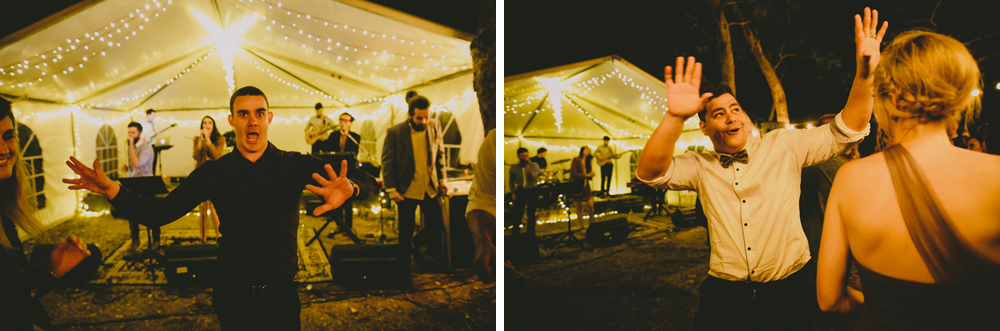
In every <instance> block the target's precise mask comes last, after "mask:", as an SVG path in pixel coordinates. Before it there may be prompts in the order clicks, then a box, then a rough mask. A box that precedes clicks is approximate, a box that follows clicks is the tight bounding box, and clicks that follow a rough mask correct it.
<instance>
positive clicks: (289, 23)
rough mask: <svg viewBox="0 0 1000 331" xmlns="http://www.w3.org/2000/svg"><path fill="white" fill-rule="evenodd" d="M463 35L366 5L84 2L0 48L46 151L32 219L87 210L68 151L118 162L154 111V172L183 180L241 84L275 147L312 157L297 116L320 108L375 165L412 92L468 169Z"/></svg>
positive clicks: (5, 75)
mask: <svg viewBox="0 0 1000 331" xmlns="http://www.w3.org/2000/svg"><path fill="white" fill-rule="evenodd" d="M471 39H472V36H471V35H469V34H467V33H464V32H461V31H457V30H454V29H451V28H448V27H445V26H441V25H438V24H436V23H433V22H429V21H426V20H423V19H420V18H417V17H414V16H411V15H408V14H406V13H402V12H398V11H395V10H393V9H390V8H387V7H383V6H380V5H377V4H372V3H368V2H364V1H360V0H340V1H324V0H145V1H143V0H103V1H102V0H85V1H83V2H81V3H80V4H77V5H75V6H73V7H70V8H68V9H66V10H64V11H62V12H60V13H57V14H55V15H53V16H51V17H49V18H47V19H45V20H43V21H41V22H38V23H36V24H34V25H32V26H30V27H28V28H25V29H24V30H22V31H19V32H17V33H15V34H13V35H11V36H8V37H6V38H4V39H3V40H0V95H2V96H3V97H5V98H7V99H8V100H11V101H12V102H13V103H14V111H15V115H16V117H17V120H18V122H19V123H21V124H24V125H26V127H27V128H28V129H29V130H30V132H31V133H29V134H27V136H25V138H26V139H24V140H25V141H22V143H27V144H29V145H30V144H37V146H36V147H38V148H40V150H41V153H40V155H34V156H32V155H26V159H27V160H28V161H29V162H33V165H34V167H35V168H37V169H41V170H42V171H43V172H42V173H40V174H38V175H37V177H40V178H43V179H44V185H41V186H40V188H39V193H38V194H44V195H45V200H46V203H45V205H46V206H45V207H44V208H42V209H40V210H39V212H38V216H39V218H40V219H41V220H42V221H43V223H45V224H51V223H53V222H56V221H58V220H61V219H65V218H67V217H69V216H72V215H74V214H75V213H77V212H85V210H84V209H85V208H80V207H82V205H81V204H80V201H82V200H81V199H82V196H83V195H82V194H79V193H77V192H73V191H69V190H68V189H66V187H65V185H64V184H62V183H61V181H60V180H61V179H62V178H66V177H70V175H71V174H72V173H71V171H70V170H69V169H68V168H67V167H66V166H65V165H64V164H63V162H64V161H65V160H67V158H68V157H69V156H70V155H76V156H77V157H78V158H80V159H82V160H93V159H94V158H95V157H98V156H101V157H102V159H104V160H105V161H106V167H107V169H114V168H115V166H118V167H120V165H121V164H123V163H118V161H115V158H116V157H117V156H118V155H125V149H124V146H123V144H121V143H118V142H119V141H121V140H122V139H124V137H125V136H126V126H127V124H128V123H129V122H130V121H131V120H139V119H141V118H143V115H144V113H145V110H146V109H149V108H152V109H155V110H157V111H158V112H157V114H158V116H159V117H158V119H157V120H156V121H155V123H156V126H157V128H158V129H163V128H166V127H168V126H169V125H170V124H178V126H177V127H174V128H172V129H170V130H168V131H166V132H165V133H163V135H161V136H167V137H171V138H172V141H171V143H172V144H173V145H174V147H173V148H171V149H170V150H167V151H164V152H163V153H162V155H161V159H162V169H163V172H162V174H163V175H165V176H186V175H187V174H188V173H190V171H191V170H193V168H194V160H193V159H192V157H191V154H192V153H191V152H192V143H191V138H192V137H194V136H195V135H197V132H198V130H199V125H200V122H201V118H202V117H203V116H205V115H210V116H212V117H214V118H215V119H216V121H217V123H218V125H219V129H220V132H226V131H229V130H231V129H232V128H231V126H230V125H229V124H228V123H227V120H226V115H228V114H229V96H230V94H231V92H232V91H233V90H235V89H236V88H239V87H242V86H246V85H253V86H257V87H259V88H261V89H262V90H263V91H264V92H265V93H266V94H267V97H268V100H269V102H270V107H271V110H272V111H273V112H274V113H275V116H274V122H273V123H272V124H271V128H270V133H271V134H270V140H271V142H273V143H274V144H275V145H276V146H278V147H279V148H282V149H285V150H293V151H300V152H308V151H309V146H308V145H307V144H306V142H305V141H304V139H303V130H304V127H305V122H306V121H307V119H308V117H310V116H313V115H314V110H313V105H314V104H315V103H317V102H322V103H323V104H324V105H325V106H326V114H327V115H332V116H331V117H332V118H336V115H337V114H340V113H341V112H349V113H351V114H353V115H354V116H355V117H356V118H357V120H356V122H355V124H354V126H353V127H352V130H353V131H356V132H358V133H360V134H362V136H363V141H362V146H364V147H366V149H367V150H369V152H370V153H367V154H369V155H366V153H364V152H362V153H361V155H359V158H361V159H366V158H371V159H375V160H377V159H378V158H379V155H380V153H381V147H382V141H383V139H384V136H385V130H386V129H387V128H388V127H389V126H391V125H393V124H395V123H400V122H403V121H405V120H406V116H407V114H406V104H405V102H404V100H403V94H404V93H405V92H406V91H409V90H415V91H417V92H418V93H420V94H421V95H424V96H426V97H428V98H429V99H430V100H431V102H432V111H434V112H435V113H437V114H444V113H450V115H451V116H445V117H447V118H453V119H454V121H449V122H448V123H442V124H444V125H449V123H450V125H451V126H452V127H456V128H457V129H458V130H459V132H460V134H461V136H462V137H463V138H464V139H462V140H461V144H460V145H459V146H460V147H461V149H460V152H458V153H456V155H457V157H458V158H459V159H460V162H461V163H471V162H474V161H475V158H476V152H477V149H478V146H479V145H480V144H481V142H482V139H483V136H484V133H483V127H482V119H481V117H480V116H481V115H480V113H479V111H478V103H477V101H476V96H475V92H474V91H473V87H472V58H471V56H470V50H469V45H470V41H471ZM459 146H456V147H459ZM121 162H124V159H122V161H121ZM35 163H40V165H37V164H35ZM110 171H114V170H110ZM38 181H39V183H40V180H38ZM78 208H80V209H78Z"/></svg>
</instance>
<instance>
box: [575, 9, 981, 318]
mask: <svg viewBox="0 0 1000 331" xmlns="http://www.w3.org/2000/svg"><path fill="white" fill-rule="evenodd" d="M878 23H879V21H878V12H877V11H872V10H869V9H868V8H866V9H865V12H864V15H863V16H862V15H856V16H855V35H854V40H855V44H856V52H855V54H856V61H857V70H856V75H855V79H854V82H853V85H852V88H851V92H850V94H849V96H848V99H847V102H846V104H845V106H844V108H843V111H841V112H840V113H839V114H837V115H834V116H833V117H832V118H829V117H828V118H827V120H828V121H829V122H828V123H826V124H822V125H820V126H818V127H817V128H812V129H806V130H775V131H771V132H768V133H766V134H764V135H762V136H760V137H756V136H753V135H751V131H752V130H753V123H752V122H751V121H750V119H749V117H748V116H747V115H746V113H745V112H744V111H743V109H742V107H741V106H740V104H739V102H738V101H737V99H736V97H735V95H734V94H733V93H732V91H730V90H729V89H728V88H726V87H725V86H721V87H718V88H715V89H714V90H712V91H711V92H709V93H704V94H702V93H699V87H700V85H701V64H700V63H697V62H695V59H694V58H693V57H689V58H687V59H685V58H678V59H677V63H676V65H675V66H672V67H671V66H668V67H666V69H665V76H666V85H667V102H668V109H669V110H668V111H667V114H666V115H665V116H664V119H663V120H662V121H661V123H660V124H659V126H658V127H657V128H656V129H655V131H654V132H653V134H652V136H651V138H650V139H649V140H648V141H647V143H646V146H645V148H644V150H643V151H644V152H643V154H642V156H641V158H640V160H639V164H638V168H637V170H636V175H637V177H638V178H639V179H640V180H642V181H643V182H645V183H647V184H648V185H650V186H652V187H662V188H669V189H674V190H694V191H697V192H698V196H699V199H700V201H701V204H702V206H703V207H704V208H703V210H704V212H705V216H706V217H707V219H708V230H709V231H708V232H709V239H710V247H711V251H712V253H711V258H710V259H711V261H710V263H709V265H710V269H709V273H708V274H709V275H708V278H707V279H706V280H705V281H704V282H703V283H702V285H701V286H700V288H699V289H698V290H699V294H700V302H699V305H698V309H697V312H696V314H695V318H694V325H695V329H698V330H729V329H738V328H739V329H747V328H749V329H754V330H779V329H780V330H786V329H795V330H812V329H813V328H814V323H820V322H819V321H817V320H815V319H814V317H815V316H817V315H816V312H817V311H818V310H822V311H826V312H838V313H849V312H855V311H860V313H859V315H858V318H857V322H856V325H855V326H856V328H858V329H866V330H867V329H878V330H883V329H902V330H916V329H933V330H942V329H963V330H966V329H968V330H972V329H977V330H978V329H996V328H997V327H998V326H1000V319H998V318H997V317H996V316H995V315H994V314H992V312H993V311H996V310H997V309H998V308H1000V299H998V298H1000V296H998V295H997V294H998V288H1000V285H998V283H997V282H996V281H995V280H996V277H997V276H998V275H1000V249H998V247H1000V246H998V245H996V243H997V242H1000V239H998V238H1000V219H997V217H998V216H997V215H1000V213H997V211H998V210H997V208H998V206H997V204H995V203H994V202H995V196H996V194H997V193H998V192H996V191H998V190H1000V177H998V176H994V175H992V172H993V171H991V170H993V169H997V168H998V166H1000V159H998V158H997V157H995V156H992V155H988V154H983V153H978V152H977V150H981V148H982V146H981V145H980V144H978V139H979V138H980V137H971V138H970V139H968V141H969V142H970V143H969V145H971V146H970V149H972V150H967V149H965V147H966V146H955V145H953V142H952V140H951V139H952V138H954V137H953V136H951V135H950V134H951V131H952V130H950V128H957V127H958V123H959V122H960V120H961V118H962V117H963V116H964V117H965V120H966V121H965V122H966V123H969V122H971V121H973V119H974V118H975V115H976V114H977V113H978V111H979V95H980V94H981V90H980V89H981V82H982V77H981V75H980V73H979V69H978V67H977V63H976V61H975V59H973V57H972V56H971V54H970V53H969V51H968V50H967V49H966V48H965V46H964V45H963V44H961V43H960V42H958V41H956V40H955V39H953V38H951V37H948V36H944V35H941V34H937V33H934V32H929V31H908V32H904V33H901V34H899V35H898V36H896V37H895V38H894V40H893V41H892V42H891V43H890V44H889V45H888V47H887V48H886V49H885V50H884V51H882V50H880V49H881V43H882V39H883V38H884V36H885V33H886V30H887V28H888V23H883V24H882V26H881V28H879V27H878ZM873 109H874V115H875V119H876V121H877V123H878V126H879V129H878V135H877V136H878V137H880V138H879V142H880V143H881V145H882V146H881V147H882V148H881V150H880V151H879V152H878V153H875V154H873V155H871V156H868V157H865V158H860V159H858V154H857V152H856V149H855V147H856V145H857V144H858V143H859V142H860V141H861V140H862V139H863V138H864V137H866V136H869V132H870V131H871V129H870V125H869V119H870V118H871V116H872V114H873ZM695 115H698V116H699V119H700V120H701V121H700V125H699V126H700V128H701V131H702V133H704V134H705V135H706V136H708V137H709V138H710V139H711V141H712V144H713V148H712V149H711V150H706V151H703V152H687V153H683V154H680V155H677V156H674V155H673V154H674V153H673V151H674V145H675V143H676V142H677V139H678V137H679V135H680V132H681V129H682V128H683V123H684V121H685V120H686V119H688V118H690V117H691V116H695ZM972 138H975V139H972ZM974 141H975V143H973V142H974ZM986 145H987V146H989V144H988V143H987V144H986ZM987 150H988V147H987ZM583 154H584V153H583V152H581V155H583ZM800 199H801V201H800ZM800 204H801V206H802V208H803V209H801V210H800ZM817 209H818V211H817ZM800 212H802V214H801V215H800ZM814 259H815V261H816V262H815V264H813V262H812V261H813V260H814ZM852 269H856V270H857V276H852V272H851V270H852ZM862 284H863V285H862Z"/></svg>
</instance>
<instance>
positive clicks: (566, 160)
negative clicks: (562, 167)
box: [549, 159, 573, 164]
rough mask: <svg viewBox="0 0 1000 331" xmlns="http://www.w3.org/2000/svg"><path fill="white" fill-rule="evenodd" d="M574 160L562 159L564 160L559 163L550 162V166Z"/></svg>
mask: <svg viewBox="0 0 1000 331" xmlns="http://www.w3.org/2000/svg"><path fill="white" fill-rule="evenodd" d="M572 160H573V159H562V160H559V161H552V162H549V164H560V163H566V162H569V161H572Z"/></svg>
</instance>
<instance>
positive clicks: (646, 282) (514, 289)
mask: <svg viewBox="0 0 1000 331" xmlns="http://www.w3.org/2000/svg"><path fill="white" fill-rule="evenodd" d="M670 209H671V210H676V209H675V207H674V206H671V208H670ZM552 213H554V211H548V210H543V211H540V212H539V213H538V217H539V219H551V218H552V216H553V215H552ZM682 215H684V217H683V219H684V221H685V224H687V227H675V225H674V223H673V222H672V220H671V217H670V216H666V215H653V216H651V217H650V218H649V219H647V220H643V213H633V214H627V215H623V214H618V215H608V216H604V217H598V218H599V219H600V220H602V221H605V220H609V219H613V218H619V217H623V216H624V217H627V219H628V222H629V226H630V228H631V229H632V232H631V233H630V234H629V236H628V238H627V239H626V240H625V241H624V242H621V243H619V244H617V245H611V246H594V245H592V244H590V243H589V242H587V241H586V240H583V239H584V234H585V233H586V231H580V225H579V223H578V222H577V221H575V220H574V221H573V227H572V228H573V231H574V234H575V236H576V237H577V238H579V239H581V243H580V244H570V243H567V242H566V240H564V239H563V240H560V238H559V235H560V234H562V233H565V232H566V223H565V222H559V223H553V224H543V225H539V226H538V228H537V229H536V232H537V233H538V243H539V257H538V259H537V260H534V261H531V260H528V261H512V263H513V264H514V270H515V271H516V273H514V274H511V273H509V272H508V273H507V274H506V276H505V281H506V282H505V283H504V290H503V292H504V293H503V295H504V317H503V318H504V325H505V327H506V328H507V329H510V330H691V329H692V328H693V321H694V314H695V312H696V311H697V309H698V303H699V300H700V299H699V294H698V287H699V286H701V283H702V282H704V281H705V278H706V277H707V276H708V269H709V256H710V253H711V251H710V248H709V246H708V241H707V239H708V237H707V236H708V233H707V230H706V229H705V228H704V227H700V226H694V227H691V226H690V223H691V221H693V218H694V216H693V211H692V210H688V209H685V210H683V212H682ZM522 231H524V230H522ZM506 234H510V231H509V230H507V231H506ZM510 242H511V239H510V237H509V236H507V237H505V243H508V245H507V246H506V247H507V249H508V251H507V252H506V253H507V256H514V255H513V254H512V253H511V251H510V249H511V246H510V244H509V243H510ZM814 321H815V324H814V330H851V329H853V326H852V325H853V323H854V322H855V321H856V315H852V316H839V315H835V314H832V313H831V314H824V313H820V312H819V311H818V306H817V311H816V316H814Z"/></svg>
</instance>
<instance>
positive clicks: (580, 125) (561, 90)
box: [504, 56, 698, 140]
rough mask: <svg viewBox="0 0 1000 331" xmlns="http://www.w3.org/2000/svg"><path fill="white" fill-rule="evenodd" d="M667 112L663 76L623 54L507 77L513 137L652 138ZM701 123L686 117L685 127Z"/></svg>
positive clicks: (507, 128) (508, 126)
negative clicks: (657, 78)
mask: <svg viewBox="0 0 1000 331" xmlns="http://www.w3.org/2000/svg"><path fill="white" fill-rule="evenodd" d="M558 96H561V97H558ZM665 112H666V87H665V86H664V84H663V82H660V81H658V80H656V79H655V78H653V77H652V76H650V75H649V74H647V73H645V72H643V71H642V70H640V69H638V68H636V67H635V66H633V65H632V64H630V63H628V62H627V61H625V60H623V59H621V58H620V57H618V56H609V57H605V58H600V59H595V60H590V61H584V62H579V63H575V64H569V65H565V66H561V67H557V68H552V69H546V70H539V71H536V72H533V73H527V74H522V75H517V76H513V77H508V78H507V79H506V81H505V83H504V123H505V124H504V135H505V136H508V137H517V136H524V137H535V138H579V139H596V140H600V139H601V138H602V137H604V136H606V135H607V136H611V137H612V138H614V139H616V140H617V139H629V138H648V136H649V134H651V133H652V131H653V129H654V128H656V126H657V125H658V124H659V121H660V120H661V119H662V118H663V115H664V114H665ZM697 129H698V122H697V118H693V120H689V121H688V122H686V123H685V130H697Z"/></svg>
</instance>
